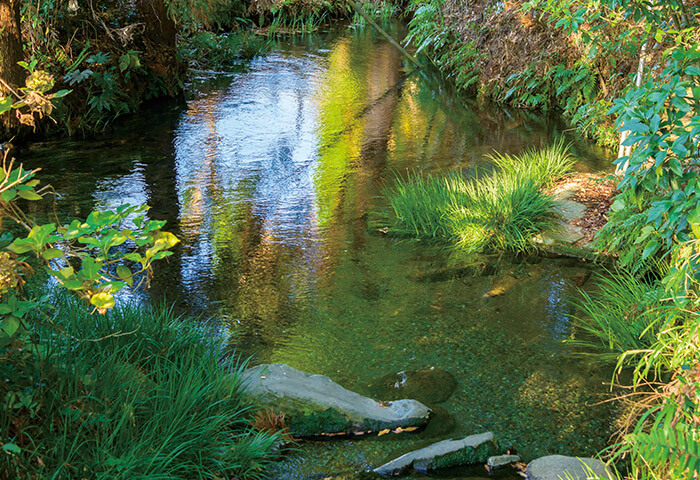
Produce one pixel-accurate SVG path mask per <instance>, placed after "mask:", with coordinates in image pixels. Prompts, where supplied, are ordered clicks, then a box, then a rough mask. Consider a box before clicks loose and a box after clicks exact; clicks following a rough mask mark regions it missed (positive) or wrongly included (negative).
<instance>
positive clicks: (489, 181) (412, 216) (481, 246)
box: [387, 142, 574, 252]
mask: <svg viewBox="0 0 700 480" xmlns="http://www.w3.org/2000/svg"><path fill="white" fill-rule="evenodd" d="M492 158H493V160H494V164H495V166H496V169H495V171H494V173H493V174H492V175H490V176H484V177H480V178H474V179H469V180H468V179H465V178H464V177H462V176H461V175H459V174H456V173H450V174H448V175H445V176H432V175H429V176H427V177H425V178H423V177H419V176H417V175H411V176H409V178H408V179H407V180H402V179H397V181H396V183H395V185H394V186H393V187H392V188H391V189H389V190H388V191H387V196H388V197H389V200H390V202H391V206H392V209H393V212H394V218H393V219H392V221H391V224H390V227H389V229H390V230H391V231H393V232H394V233H396V234H400V235H409V236H414V237H417V238H429V239H436V238H442V239H445V240H448V241H451V242H453V243H454V244H456V245H458V246H459V247H460V248H461V249H462V250H465V251H468V252H481V251H486V250H489V251H498V252H501V251H512V252H520V251H527V250H532V249H534V248H535V246H536V245H535V243H534V237H535V236H536V235H537V234H539V233H540V232H542V231H544V230H546V229H550V228H553V227H555V226H556V216H555V214H554V201H553V199H552V197H551V196H549V195H547V194H546V193H545V192H544V191H543V190H544V188H545V187H547V186H550V185H551V184H552V183H553V182H554V181H556V180H557V179H559V178H561V177H563V176H564V175H566V173H568V172H569V171H570V170H571V168H572V167H573V164H574V161H573V158H572V156H571V154H570V153H569V147H568V146H566V145H564V144H563V143H562V142H557V143H555V144H554V145H552V146H550V147H547V148H544V149H541V150H529V151H527V152H525V153H524V154H522V155H518V156H510V155H498V154H496V155H494V156H493V157H492Z"/></svg>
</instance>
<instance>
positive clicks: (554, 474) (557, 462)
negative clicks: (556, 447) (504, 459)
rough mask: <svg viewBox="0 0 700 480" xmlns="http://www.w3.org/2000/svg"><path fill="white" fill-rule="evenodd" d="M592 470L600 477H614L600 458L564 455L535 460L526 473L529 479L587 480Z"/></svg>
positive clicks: (528, 466)
mask: <svg viewBox="0 0 700 480" xmlns="http://www.w3.org/2000/svg"><path fill="white" fill-rule="evenodd" d="M591 470H592V471H593V473H595V474H596V475H598V477H600V478H608V479H612V478H613V476H612V474H611V473H610V471H609V470H608V469H607V468H606V467H605V464H604V463H603V462H601V461H600V460H596V459H595V458H579V457H566V456H564V455H549V456H547V457H540V458H538V459H537V460H533V461H532V462H530V463H529V464H528V465H527V469H526V471H525V473H526V475H527V478H528V480H561V479H567V480H586V479H588V478H589V475H588V472H589V471H591ZM567 475H568V476H567Z"/></svg>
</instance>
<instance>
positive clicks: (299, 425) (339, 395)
mask: <svg viewBox="0 0 700 480" xmlns="http://www.w3.org/2000/svg"><path fill="white" fill-rule="evenodd" d="M243 380H244V383H245V385H246V386H247V388H246V393H247V394H248V395H249V396H251V397H253V399H254V401H255V403H256V404H258V405H261V406H263V407H267V408H270V409H272V410H274V411H276V412H281V413H283V414H284V421H285V424H286V426H287V427H288V428H289V431H290V433H291V434H292V435H296V436H300V437H309V436H316V435H321V434H333V433H334V434H337V433H352V432H367V431H375V432H376V431H378V430H384V429H387V428H389V429H395V428H398V427H402V428H408V427H418V426H422V425H423V424H424V423H426V422H427V421H428V417H429V416H430V409H429V408H428V407H426V406H425V405H423V404H422V403H420V402H418V401H416V400H397V401H394V402H382V403H380V402H376V401H374V400H372V399H371V398H368V397H363V396H362V395H359V394H357V393H355V392H351V391H350V390H346V389H345V388H343V387H341V386H340V385H338V384H337V383H335V382H334V381H333V380H331V379H330V378H328V377H326V376H323V375H313V374H310V373H306V372H302V371H301V370H297V369H295V368H292V367H290V366H289V365H285V364H282V363H276V364H270V365H258V366H256V367H252V368H249V369H248V370H246V371H245V372H244V373H243Z"/></svg>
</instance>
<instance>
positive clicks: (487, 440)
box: [374, 432, 498, 475]
mask: <svg viewBox="0 0 700 480" xmlns="http://www.w3.org/2000/svg"><path fill="white" fill-rule="evenodd" d="M497 451H498V445H497V444H496V439H495V438H494V436H493V433H491V432H486V433H481V434H479V435H471V436H469V437H465V438H463V439H461V440H443V441H442V442H438V443H434V444H432V445H430V446H428V447H425V448H421V449H420V450H414V451H413V452H409V453H407V454H405V455H401V456H400V457H399V458H397V459H395V460H392V461H391V462H389V463H385V464H384V465H382V466H381V467H377V468H375V469H374V472H376V473H378V474H380V475H401V474H402V473H404V472H405V471H407V470H408V469H409V468H413V470H415V471H417V472H427V471H429V470H437V469H440V468H447V467H453V466H455V465H467V464H472V463H483V462H485V461H486V459H488V457H489V456H491V455H493V454H494V453H496V452H497Z"/></svg>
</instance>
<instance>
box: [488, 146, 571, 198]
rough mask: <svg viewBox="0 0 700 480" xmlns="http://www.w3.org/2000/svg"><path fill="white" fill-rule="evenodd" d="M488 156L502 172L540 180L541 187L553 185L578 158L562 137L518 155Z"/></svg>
mask: <svg viewBox="0 0 700 480" xmlns="http://www.w3.org/2000/svg"><path fill="white" fill-rule="evenodd" d="M488 158H489V159H491V161H493V163H494V164H495V165H496V166H497V167H498V169H499V170H500V172H501V173H502V174H508V175H514V176H522V177H526V178H529V179H531V180H532V181H534V182H538V186H540V187H548V186H551V185H552V183H554V182H555V181H557V180H559V179H561V178H563V177H564V176H566V175H567V174H568V173H569V172H571V170H573V168H574V165H575V164H576V159H575V158H574V156H573V155H572V154H571V146H570V144H566V143H564V139H563V138H560V139H559V140H557V141H555V142H554V143H553V144H551V145H549V146H547V147H544V148H530V149H528V150H525V151H524V152H522V153H519V154H518V155H509V154H500V153H498V152H495V153H493V154H491V155H488Z"/></svg>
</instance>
